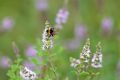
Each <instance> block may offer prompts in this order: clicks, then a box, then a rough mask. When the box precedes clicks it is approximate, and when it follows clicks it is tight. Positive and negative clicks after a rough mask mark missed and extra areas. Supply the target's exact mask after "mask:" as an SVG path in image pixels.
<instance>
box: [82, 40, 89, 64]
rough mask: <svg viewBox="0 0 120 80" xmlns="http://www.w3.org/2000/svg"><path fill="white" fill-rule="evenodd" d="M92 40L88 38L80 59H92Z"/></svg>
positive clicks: (86, 60)
mask: <svg viewBox="0 0 120 80" xmlns="http://www.w3.org/2000/svg"><path fill="white" fill-rule="evenodd" d="M90 53H91V51H90V40H89V39H88V40H87V42H86V44H85V45H84V47H83V50H82V53H80V59H81V60H82V61H83V62H86V63H87V62H89V60H90Z"/></svg>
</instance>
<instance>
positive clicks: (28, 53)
mask: <svg viewBox="0 0 120 80" xmlns="http://www.w3.org/2000/svg"><path fill="white" fill-rule="evenodd" d="M25 53H26V56H28V57H35V56H36V54H37V51H36V50H35V48H34V46H28V47H27V49H26V52H25Z"/></svg>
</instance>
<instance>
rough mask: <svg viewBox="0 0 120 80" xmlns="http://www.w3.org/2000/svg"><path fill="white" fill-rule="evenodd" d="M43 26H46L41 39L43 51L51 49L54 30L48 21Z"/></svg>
mask: <svg viewBox="0 0 120 80" xmlns="http://www.w3.org/2000/svg"><path fill="white" fill-rule="evenodd" d="M45 25H46V26H45V30H44V32H43V37H42V42H43V47H42V49H43V50H45V49H50V48H52V47H53V38H54V35H55V32H54V28H53V27H51V26H50V24H49V22H48V21H46V23H45Z"/></svg>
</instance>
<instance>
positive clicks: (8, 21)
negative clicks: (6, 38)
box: [2, 17, 14, 30]
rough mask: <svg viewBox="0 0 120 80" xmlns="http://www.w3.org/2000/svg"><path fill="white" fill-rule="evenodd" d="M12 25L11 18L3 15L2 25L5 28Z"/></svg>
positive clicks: (7, 28) (9, 27)
mask: <svg viewBox="0 0 120 80" xmlns="http://www.w3.org/2000/svg"><path fill="white" fill-rule="evenodd" d="M13 26H14V22H13V19H12V18H10V17H5V18H4V19H3V21H2V27H3V29H5V30H9V29H11V28H12V27H13Z"/></svg>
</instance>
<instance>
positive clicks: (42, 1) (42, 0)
mask: <svg viewBox="0 0 120 80" xmlns="http://www.w3.org/2000/svg"><path fill="white" fill-rule="evenodd" d="M36 8H37V10H39V11H45V10H47V9H48V1H47V0H37V1H36Z"/></svg>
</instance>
